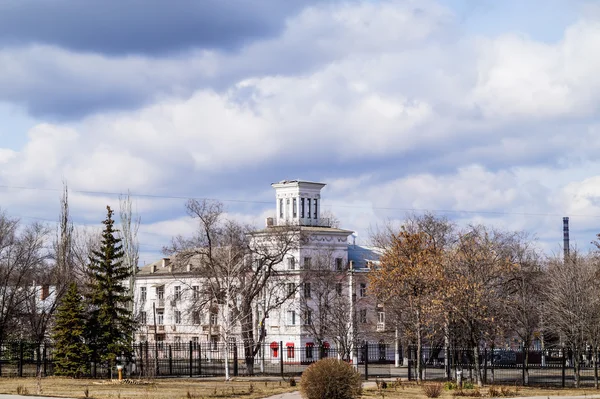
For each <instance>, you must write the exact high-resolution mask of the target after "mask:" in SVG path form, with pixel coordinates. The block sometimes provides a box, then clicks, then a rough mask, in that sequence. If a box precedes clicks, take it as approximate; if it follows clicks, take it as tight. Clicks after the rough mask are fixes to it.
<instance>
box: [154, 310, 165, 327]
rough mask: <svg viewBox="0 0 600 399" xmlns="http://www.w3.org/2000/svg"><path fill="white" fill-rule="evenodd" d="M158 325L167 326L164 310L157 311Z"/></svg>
mask: <svg viewBox="0 0 600 399" xmlns="http://www.w3.org/2000/svg"><path fill="white" fill-rule="evenodd" d="M156 324H158V325H163V324H165V314H164V313H163V311H162V310H157V311H156Z"/></svg>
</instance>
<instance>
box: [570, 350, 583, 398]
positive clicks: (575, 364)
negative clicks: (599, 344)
mask: <svg viewBox="0 0 600 399" xmlns="http://www.w3.org/2000/svg"><path fill="white" fill-rule="evenodd" d="M572 361H573V373H574V377H575V388H579V381H580V373H581V370H580V369H579V351H578V350H577V348H574V349H573V353H572Z"/></svg>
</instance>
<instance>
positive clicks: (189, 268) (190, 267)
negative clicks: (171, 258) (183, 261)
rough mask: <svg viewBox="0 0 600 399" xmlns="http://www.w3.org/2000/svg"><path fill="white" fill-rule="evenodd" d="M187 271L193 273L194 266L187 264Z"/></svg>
mask: <svg viewBox="0 0 600 399" xmlns="http://www.w3.org/2000/svg"><path fill="white" fill-rule="evenodd" d="M185 270H186V271H187V272H191V271H192V264H191V263H188V264H187V267H186V269H185Z"/></svg>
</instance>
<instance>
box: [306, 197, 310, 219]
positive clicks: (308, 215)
mask: <svg viewBox="0 0 600 399" xmlns="http://www.w3.org/2000/svg"><path fill="white" fill-rule="evenodd" d="M306 202H308V212H306V217H308V218H309V219H310V198H307V199H306Z"/></svg>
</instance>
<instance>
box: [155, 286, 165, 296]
mask: <svg viewBox="0 0 600 399" xmlns="http://www.w3.org/2000/svg"><path fill="white" fill-rule="evenodd" d="M156 298H157V299H165V286H164V285H161V286H160V287H156Z"/></svg>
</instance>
